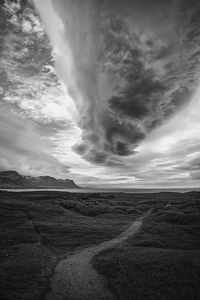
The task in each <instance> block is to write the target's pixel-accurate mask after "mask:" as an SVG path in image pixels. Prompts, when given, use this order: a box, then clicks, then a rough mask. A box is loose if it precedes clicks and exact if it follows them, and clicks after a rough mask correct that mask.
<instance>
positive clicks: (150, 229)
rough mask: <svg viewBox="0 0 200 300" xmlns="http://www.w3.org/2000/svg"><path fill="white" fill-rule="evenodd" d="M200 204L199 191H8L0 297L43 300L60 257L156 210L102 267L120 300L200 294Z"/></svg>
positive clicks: (0, 196) (2, 210)
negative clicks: (114, 192) (144, 213)
mask: <svg viewBox="0 0 200 300" xmlns="http://www.w3.org/2000/svg"><path fill="white" fill-rule="evenodd" d="M199 203H200V202H199V194H198V193H187V194H178V193H161V194H159V193H158V194H123V193H121V194H120V193H116V194H111V193H110V194H109V193H107V194H106V193H102V194H99V193H98V194H95V193H92V194H78V193H77V194H76V193H73V194H72V193H65V192H52V191H51V192H50V191H44V192H42V191H40V192H20V193H11V192H3V191H1V192H0V229H1V230H0V245H1V246H0V268H1V270H0V271H1V272H0V286H1V287H0V291H1V300H11V299H12V300H13V299H15V300H44V299H45V294H46V292H47V290H48V288H49V282H50V278H51V277H52V275H53V272H54V268H55V265H56V264H57V262H58V261H59V260H61V259H63V258H64V257H67V256H68V255H69V254H71V253H74V252H75V251H77V250H80V249H82V248H86V247H89V246H92V245H94V244H99V243H101V242H102V241H105V240H109V239H111V238H113V237H115V236H117V235H118V234H120V233H121V232H122V231H124V230H125V229H126V228H127V227H128V225H129V224H130V223H131V222H132V221H134V220H135V219H136V218H137V217H138V216H141V215H142V214H143V212H145V211H147V210H148V209H149V208H153V211H152V214H151V216H150V217H149V218H147V219H146V221H145V223H144V226H143V229H142V230H141V232H140V233H139V234H138V235H137V236H136V237H135V238H134V239H130V240H128V241H127V242H126V243H125V244H124V245H123V246H122V247H120V248H115V249H111V250H107V251H106V252H105V253H101V254H100V255H98V257H96V258H95V260H94V266H95V268H96V269H97V270H98V271H99V272H100V273H101V274H102V275H103V276H105V278H106V279H107V284H108V286H109V288H110V289H111V290H112V291H113V293H114V294H115V296H116V299H123V300H124V299H175V298H176V299H199V298H195V297H197V295H200V292H199V288H198V286H197V282H198V281H199V279H200V278H199V276H200V268H199V249H200V242H199V241H200V236H199V232H200V231H199V229H200V218H199V207H200V206H199ZM182 282H183V283H182ZM175 286H176V287H177V288H176V289H175ZM178 293H179V294H178ZM181 293H182V294H181ZM161 295H162V297H161ZM185 295H186V296H187V297H189V296H190V297H189V298H184V297H185ZM178 296H181V297H182V298H181V297H179V298H178ZM156 297H157V298H156ZM173 297H174V298H173Z"/></svg>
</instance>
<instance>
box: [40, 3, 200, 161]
mask: <svg viewBox="0 0 200 300" xmlns="http://www.w3.org/2000/svg"><path fill="white" fill-rule="evenodd" d="M122 2H123V3H122ZM35 3H36V6H37V7H38V9H39V11H40V13H41V16H42V18H43V20H44V24H45V25H46V29H47V31H48V34H49V36H50V38H51V41H52V43H53V46H54V48H55V52H56V63H57V71H58V74H59V75H60V77H61V78H62V80H63V81H64V82H65V84H66V86H67V88H68V91H69V94H70V96H71V97H72V99H73V100H74V102H75V104H76V107H77V110H78V112H79V119H78V121H77V124H78V126H79V127H80V128H81V130H82V142H81V144H78V145H76V146H75V147H74V150H75V151H76V152H77V153H78V154H80V155H82V157H83V158H84V159H86V160H88V161H91V162H93V163H94V162H95V163H100V164H105V165H106V164H107V165H109V164H111V162H113V161H114V160H116V161H118V158H113V156H116V157H117V156H126V155H130V154H134V153H135V151H134V149H135V148H136V147H137V146H138V144H139V143H140V142H141V141H143V140H144V139H145V138H146V137H147V136H148V135H149V133H150V132H151V131H152V130H153V129H155V128H157V127H158V126H160V125H161V124H162V123H163V122H164V121H165V120H166V119H168V118H169V117H170V116H171V115H173V114H174V113H176V112H177V111H179V110H180V109H181V108H182V107H183V106H184V105H185V104H186V103H187V102H188V101H190V98H191V96H192V93H193V92H194V91H195V88H196V86H197V79H198V71H199V63H198V59H199V55H200V54H199V42H200V29H199V28H200V26H199V25H200V24H199V23H200V21H199V20H200V18H199V14H200V8H199V1H196V2H194V1H192V2H190V4H189V5H188V4H187V3H186V1H175V0H174V1H172V0H171V1H167V2H166V1H164V0H163V1H149V0H148V1H147V0H146V1H145V0H144V1H130V0H126V1H119V0H118V1H114V0H111V1H89V0H85V1H72V0H68V1H66V0H58V1H56V2H54V1H51V0H45V1H43V2H41V1H39V0H35ZM46 11H48V14H47V13H46ZM194 37H195V38H194Z"/></svg>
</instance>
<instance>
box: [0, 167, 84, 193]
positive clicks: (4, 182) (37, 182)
mask: <svg viewBox="0 0 200 300" xmlns="http://www.w3.org/2000/svg"><path fill="white" fill-rule="evenodd" d="M17 188H19V189H34V188H36V189H40V188H41V189H54V188H55V189H73V188H79V186H77V185H76V184H75V183H74V181H73V180H69V179H56V178H54V177H50V176H39V177H32V176H23V175H20V174H19V173H18V172H16V171H3V172H0V189H17Z"/></svg>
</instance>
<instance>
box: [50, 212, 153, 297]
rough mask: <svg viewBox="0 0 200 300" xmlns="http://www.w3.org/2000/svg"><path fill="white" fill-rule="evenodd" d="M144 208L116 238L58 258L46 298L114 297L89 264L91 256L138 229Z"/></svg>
mask: <svg viewBox="0 0 200 300" xmlns="http://www.w3.org/2000/svg"><path fill="white" fill-rule="evenodd" d="M150 213H151V211H150V210H149V211H147V212H146V213H145V214H144V215H143V216H142V217H140V218H138V219H136V221H134V222H133V223H132V224H131V225H130V227H128V229H127V230H125V231H124V232H123V233H121V234H120V235H119V236H117V237H116V238H114V239H112V240H109V241H106V242H103V243H101V244H99V245H96V246H92V247H89V248H86V249H83V250H81V251H80V252H77V253H75V254H73V255H71V256H69V257H68V258H66V259H64V260H62V261H60V263H58V265H57V267H56V269H55V275H54V277H53V279H52V283H51V291H50V292H49V293H48V294H47V296H46V300H113V295H112V294H111V292H110V291H108V290H107V289H106V288H105V286H104V279H103V278H102V276H101V275H100V274H98V273H97V272H96V271H95V270H94V269H93V267H92V263H91V261H92V259H93V257H94V256H95V255H97V254H98V253H99V252H101V251H102V250H105V249H108V248H111V247H113V246H117V245H120V244H123V242H125V241H126V240H127V239H128V238H130V237H132V236H134V235H135V234H137V233H138V231H139V230H140V228H141V226H142V224H143V220H144V219H145V218H146V217H147V216H148V215H149V214H150Z"/></svg>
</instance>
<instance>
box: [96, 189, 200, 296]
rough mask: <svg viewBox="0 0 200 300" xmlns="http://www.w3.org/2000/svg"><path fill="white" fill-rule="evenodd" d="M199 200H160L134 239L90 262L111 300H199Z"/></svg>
mask: <svg viewBox="0 0 200 300" xmlns="http://www.w3.org/2000/svg"><path fill="white" fill-rule="evenodd" d="M199 196H200V194H199V193H187V194H184V195H179V194H168V195H167V194H165V195H164V194H160V199H161V201H163V200H164V199H168V201H167V203H166V205H163V207H160V208H159V209H155V210H154V211H153V213H152V214H151V215H150V216H149V217H148V218H147V219H146V221H145V222H144V226H143V227H142V230H141V231H140V232H139V234H138V235H137V236H136V237H134V238H133V239H129V240H128V241H127V242H126V243H125V244H124V245H123V246H121V247H118V248H115V249H110V250H107V251H104V252H101V253H100V255H98V256H96V257H95V259H94V261H93V265H94V267H95V268H96V269H97V270H98V272H99V273H100V274H102V275H103V276H104V277H105V278H106V281H107V285H108V288H110V289H111V290H112V292H113V293H114V295H115V299H123V300H124V299H126V300H131V299H152V300H153V299H170V300H171V299H180V300H182V299H185V300H186V299H195V300H198V299H200V285H199V282H200V199H199ZM166 197H167V198H166Z"/></svg>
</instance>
